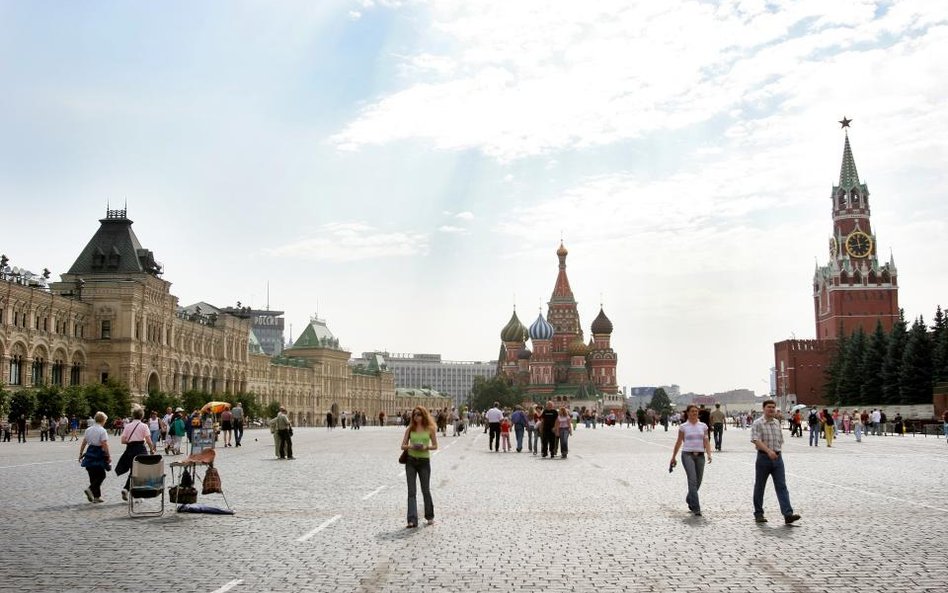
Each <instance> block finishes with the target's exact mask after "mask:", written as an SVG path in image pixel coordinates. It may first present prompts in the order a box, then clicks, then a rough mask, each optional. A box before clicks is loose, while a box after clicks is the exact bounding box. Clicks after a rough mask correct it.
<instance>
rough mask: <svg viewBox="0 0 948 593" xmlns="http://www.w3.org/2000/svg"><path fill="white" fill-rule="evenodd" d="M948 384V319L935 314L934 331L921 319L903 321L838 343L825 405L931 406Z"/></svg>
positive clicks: (901, 317)
mask: <svg viewBox="0 0 948 593" xmlns="http://www.w3.org/2000/svg"><path fill="white" fill-rule="evenodd" d="M941 381H948V317H946V315H945V314H944V312H943V311H942V310H941V306H939V307H938V309H937V310H936V311H935V318H934V322H933V324H932V325H931V327H929V326H927V325H926V324H925V320H924V319H923V318H922V317H921V316H920V317H918V318H917V319H915V321H914V322H912V325H911V327H910V326H909V325H908V323H907V322H906V321H905V317H904V313H903V312H902V311H899V320H898V321H896V323H895V324H894V325H893V327H892V330H891V331H889V332H886V331H885V330H884V329H883V328H882V323H881V322H879V323H877V324H876V329H875V331H874V332H872V333H871V334H867V333H865V332H864V331H862V329H861V328H860V329H859V330H857V331H856V332H854V333H853V334H851V335H849V336H844V337H841V338H840V339H839V340H838V341H837V346H836V351H835V353H834V355H833V357H832V358H831V360H830V364H829V366H828V367H827V369H826V385H825V388H824V400H825V401H826V402H828V403H830V404H833V405H844V406H849V405H911V404H929V403H931V402H932V390H933V388H934V386H935V385H936V384H937V383H939V382H941Z"/></svg>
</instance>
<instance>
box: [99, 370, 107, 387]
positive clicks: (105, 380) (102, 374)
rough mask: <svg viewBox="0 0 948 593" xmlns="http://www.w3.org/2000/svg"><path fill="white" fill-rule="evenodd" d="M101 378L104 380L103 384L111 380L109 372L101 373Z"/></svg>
mask: <svg viewBox="0 0 948 593" xmlns="http://www.w3.org/2000/svg"><path fill="white" fill-rule="evenodd" d="M99 380H100V381H101V382H102V384H103V385H104V384H106V383H108V382H109V374H108V373H100V374H99Z"/></svg>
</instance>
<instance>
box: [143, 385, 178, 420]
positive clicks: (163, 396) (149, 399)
mask: <svg viewBox="0 0 948 593" xmlns="http://www.w3.org/2000/svg"><path fill="white" fill-rule="evenodd" d="M180 406H181V400H179V399H178V396H176V395H174V394H173V393H165V392H164V391H152V392H151V393H149V394H148V395H146V396H145V397H143V398H142V407H143V408H145V413H146V415H147V414H148V412H151V411H152V410H154V411H156V412H158V415H159V416H162V415H164V413H165V410H167V409H168V408H171V409H172V410H174V409H175V408H177V407H180Z"/></svg>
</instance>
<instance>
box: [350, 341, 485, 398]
mask: <svg viewBox="0 0 948 593" xmlns="http://www.w3.org/2000/svg"><path fill="white" fill-rule="evenodd" d="M379 357H381V359H382V361H384V365H385V367H386V368H387V369H388V370H389V371H391V372H393V373H394V374H395V387H396V388H406V389H419V388H425V387H426V388H430V389H434V390H436V391H438V392H440V393H441V394H442V395H447V396H448V397H450V398H451V399H452V400H454V405H456V406H461V405H464V403H465V402H467V400H468V397H469V396H470V395H471V388H472V387H473V386H474V378H475V377H486V378H490V377H493V376H494V373H495V372H496V369H497V361H496V360H492V361H484V362H481V361H460V360H442V359H441V355H440V354H391V353H388V352H363V353H362V358H354V359H352V361H350V364H352V365H354V366H356V367H360V366H362V367H369V366H370V365H371V364H373V363H374V364H379V362H378V359H379Z"/></svg>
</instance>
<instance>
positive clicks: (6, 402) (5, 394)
mask: <svg viewBox="0 0 948 593" xmlns="http://www.w3.org/2000/svg"><path fill="white" fill-rule="evenodd" d="M9 411H10V392H9V391H7V390H6V388H5V386H4V384H3V383H0V416H5V415H6V414H7V413H8V412H9Z"/></svg>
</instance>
